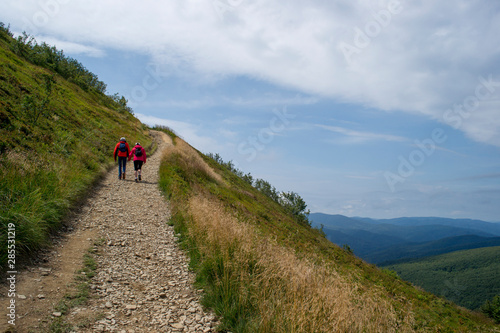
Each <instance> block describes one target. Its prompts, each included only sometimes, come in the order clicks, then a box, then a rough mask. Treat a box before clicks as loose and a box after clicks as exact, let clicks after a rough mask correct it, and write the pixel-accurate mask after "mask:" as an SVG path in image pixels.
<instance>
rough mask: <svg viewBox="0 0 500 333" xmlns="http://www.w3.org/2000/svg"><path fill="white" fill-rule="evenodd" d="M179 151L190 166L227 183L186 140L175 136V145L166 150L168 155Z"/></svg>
mask: <svg viewBox="0 0 500 333" xmlns="http://www.w3.org/2000/svg"><path fill="white" fill-rule="evenodd" d="M172 153H177V154H179V155H180V156H181V157H182V160H184V161H186V163H187V164H188V165H189V168H192V169H196V170H200V171H202V172H203V173H205V174H207V175H208V176H209V177H211V178H212V179H215V180H216V181H217V182H218V183H219V184H221V185H222V184H225V182H224V180H223V179H222V177H221V176H220V175H219V174H218V173H216V172H215V171H214V170H213V169H212V168H211V167H210V166H209V165H208V164H207V163H206V162H205V161H204V160H203V158H201V156H200V154H198V152H197V151H196V150H194V149H193V148H192V147H191V146H190V145H189V144H187V143H186V141H184V140H182V139H181V138H179V137H177V138H175V146H170V147H169V148H168V149H166V150H165V153H164V154H166V155H168V154H172Z"/></svg>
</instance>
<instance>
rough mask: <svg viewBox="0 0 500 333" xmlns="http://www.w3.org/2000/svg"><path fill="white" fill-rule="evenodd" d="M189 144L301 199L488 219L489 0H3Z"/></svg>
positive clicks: (493, 12) (495, 118)
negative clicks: (284, 0) (293, 192)
mask: <svg viewBox="0 0 500 333" xmlns="http://www.w3.org/2000/svg"><path fill="white" fill-rule="evenodd" d="M0 21H2V22H4V23H6V24H10V25H11V30H13V31H14V32H17V33H20V32H22V31H27V32H28V33H30V34H32V35H34V36H35V37H36V39H37V40H38V41H46V42H47V43H49V44H52V45H56V46H57V47H58V48H59V49H62V50H64V52H65V53H66V54H67V55H69V56H71V57H74V58H76V59H77V60H79V61H80V62H82V63H83V64H84V65H85V66H86V67H87V68H88V69H89V70H91V71H92V72H94V73H95V74H97V75H98V76H99V78H100V79H101V80H102V81H104V82H105V83H106V84H107V85H108V92H109V93H110V94H114V93H116V92H118V93H119V94H120V95H124V96H126V97H127V99H128V100H129V104H130V106H132V108H133V109H134V112H135V114H136V116H138V118H139V119H141V120H142V121H143V122H145V123H148V124H151V125H152V124H164V125H168V126H170V127H172V128H173V129H174V130H176V131H177V132H178V133H179V135H180V136H182V137H183V138H185V139H186V140H187V141H188V142H189V143H190V144H192V145H193V146H195V147H196V148H197V149H199V150H200V151H202V152H218V153H219V154H221V156H222V157H223V158H224V160H232V161H233V162H235V163H236V164H237V165H238V167H239V168H240V169H241V170H243V171H244V172H250V173H252V175H253V176H254V177H257V178H263V179H266V180H268V181H269V182H270V183H271V184H273V185H274V186H276V188H278V189H279V190H283V191H295V192H297V193H299V194H300V195H301V196H302V197H303V198H304V199H305V200H306V202H307V203H308V207H309V209H310V210H311V211H312V212H324V213H332V214H344V215H348V216H367V217H372V218H390V217H400V216H442V217H456V218H478V219H484V220H487V221H500V205H499V203H500V154H499V153H500V43H499V40H498V31H500V2H498V1H486V0H484V1H470V0H458V1H453V2H452V1H441V2H435V1H430V0H422V1H397V0H381V1H368V0H366V1H365V0H360V1H329V2H326V1H320V0H309V1H299V0H295V1H287V2H278V1H274V2H273V1H271V2H270V1H262V0H254V1H251V0H207V1H192V0H183V1H181V0H171V1H168V2H160V1H153V0H146V1H142V2H137V1H129V0H122V1H105V2H103V1H96V0H89V1H85V2H83V1H74V0H73V1H71V0H39V1H38V0H36V1H35V0H25V1H13V0H4V1H2V2H1V3H0Z"/></svg>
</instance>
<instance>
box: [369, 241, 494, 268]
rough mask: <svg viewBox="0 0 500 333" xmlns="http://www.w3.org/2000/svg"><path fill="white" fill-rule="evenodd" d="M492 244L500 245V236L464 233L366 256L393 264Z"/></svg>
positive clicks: (397, 246)
mask: <svg viewBox="0 0 500 333" xmlns="http://www.w3.org/2000/svg"><path fill="white" fill-rule="evenodd" d="M491 246H500V237H480V236H476V235H464V236H457V237H448V238H443V239H439V240H437V241H432V242H425V243H418V244H406V245H403V244H400V245H395V246H391V247H389V248H386V249H384V250H381V251H374V252H372V253H366V254H365V255H364V258H366V260H368V261H369V262H373V263H376V264H380V265H389V264H391V263H390V261H398V260H402V261H407V260H408V259H411V258H422V257H428V256H434V255H438V254H443V253H449V252H454V251H460V250H470V249H477V248H482V247H491Z"/></svg>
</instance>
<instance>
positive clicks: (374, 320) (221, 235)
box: [160, 140, 498, 332]
mask: <svg viewBox="0 0 500 333" xmlns="http://www.w3.org/2000/svg"><path fill="white" fill-rule="evenodd" d="M176 142H177V145H176V147H174V148H172V150H171V151H170V152H169V153H168V154H166V155H165V157H164V160H163V163H162V166H161V170H160V174H161V183H160V185H161V187H162V188H163V190H164V191H165V192H166V194H167V196H169V198H170V199H171V206H172V214H173V218H172V221H173V224H174V226H175V228H176V230H177V232H180V233H181V234H182V238H181V239H182V243H183V244H184V245H185V246H186V248H188V249H189V250H190V253H191V258H192V259H191V262H192V266H193V268H194V269H195V270H196V271H197V274H198V282H199V283H200V287H202V288H204V290H205V294H206V296H205V304H206V305H207V306H210V307H212V308H214V309H215V310H216V312H217V313H218V314H219V315H222V316H223V318H224V319H223V325H224V328H225V329H230V330H231V331H235V332H257V331H258V332H332V331H355V332H358V331H366V332H391V331H393V332H404V331H419V332H421V331H430V332H474V331H475V332H488V331H495V330H496V329H498V327H497V328H495V327H494V325H493V324H492V323H491V322H490V321H489V320H486V319H485V318H484V317H482V316H481V315H479V314H476V313H472V312H469V311H467V310H465V309H462V308H459V307H457V306H455V305H454V304H452V303H450V302H448V301H445V300H443V299H441V298H438V297H436V296H434V295H432V294H429V293H427V292H424V291H422V290H419V289H417V288H415V287H413V286H412V285H410V284H409V283H407V282H404V281H402V280H401V279H399V278H397V277H395V276H393V275H392V274H390V272H389V273H387V272H384V271H381V270H379V269H378V268H376V267H375V266H373V265H368V264H366V263H365V262H363V261H362V260H360V259H358V258H356V257H354V256H353V255H351V254H350V253H348V252H346V251H344V250H342V249H340V248H339V247H337V246H335V245H333V244H332V243H330V242H329V241H327V240H326V239H325V238H324V237H323V236H322V234H321V233H320V232H319V231H318V230H316V229H311V228H310V227H309V226H307V225H303V224H300V223H297V222H296V221H295V220H294V219H293V218H292V217H291V216H290V215H288V214H287V213H286V212H285V211H284V210H283V209H282V208H281V207H280V206H279V205H277V204H276V203H275V202H274V201H272V200H269V199H268V198H267V197H265V196H263V195H262V194H261V193H259V192H258V191H256V190H255V189H254V188H253V187H252V186H250V185H249V184H247V183H245V182H244V181H242V180H241V179H240V178H238V177H236V176H235V175H234V174H232V173H230V172H228V170H226V169H224V168H223V167H221V166H220V165H218V164H216V163H215V162H214V161H213V160H211V159H208V158H205V157H203V156H201V155H199V154H198V153H197V152H195V151H194V149H192V148H190V147H189V146H188V145H187V144H185V143H184V142H183V141H182V140H176Z"/></svg>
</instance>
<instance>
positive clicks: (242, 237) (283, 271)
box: [189, 195, 413, 332]
mask: <svg viewBox="0 0 500 333" xmlns="http://www.w3.org/2000/svg"><path fill="white" fill-rule="evenodd" d="M189 212H190V214H191V216H192V217H193V221H194V224H193V225H191V226H190V227H189V232H190V236H191V237H193V238H194V239H196V243H197V244H199V246H200V248H199V250H200V252H201V253H202V254H203V255H205V256H210V255H211V253H213V251H214V249H217V252H218V253H220V254H223V255H224V256H225V260H224V262H225V263H226V264H227V265H231V266H234V267H233V269H232V270H231V271H238V272H239V276H238V277H237V278H238V279H239V280H240V281H239V282H240V284H241V285H242V286H246V287H248V289H249V290H252V291H253V292H254V293H255V294H254V295H252V296H249V295H246V294H247V293H248V292H247V291H245V290H242V291H241V295H242V297H255V298H256V302H255V303H256V304H258V313H259V316H260V321H259V322H258V323H257V326H258V328H259V329H258V330H259V332H411V331H412V329H411V327H412V323H413V317H412V316H411V314H410V313H409V312H407V313H406V316H405V317H404V319H401V318H399V315H398V314H397V313H396V311H395V310H394V309H393V307H392V305H391V303H390V302H389V301H388V300H386V299H384V298H383V297H382V296H381V293H380V292H379V291H377V290H364V289H363V288H361V287H360V286H359V285H358V284H357V283H355V282H353V281H350V280H348V279H347V278H346V277H343V276H341V275H339V274H338V273H337V272H336V271H335V270H333V269H331V268H326V267H323V266H318V265H314V264H312V263H311V261H309V260H307V259H299V258H297V257H296V256H295V254H294V253H293V252H292V251H291V250H289V249H287V248H283V247H280V246H279V245H277V244H275V243H274V242H273V241H271V240H269V239H266V238H265V237H263V236H262V235H259V234H258V233H257V232H256V231H255V230H254V227H252V226H251V225H249V224H246V223H244V222H240V221H238V219H237V218H236V217H234V216H231V214H230V213H229V212H228V211H226V209H225V208H224V206H223V205H222V204H220V203H217V202H215V201H214V199H213V198H205V197H203V196H200V195H197V196H193V197H192V198H191V199H190V202H189ZM249 265H255V267H256V272H257V274H252V275H250V274H248V270H247V269H239V268H241V267H248V266H249Z"/></svg>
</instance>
